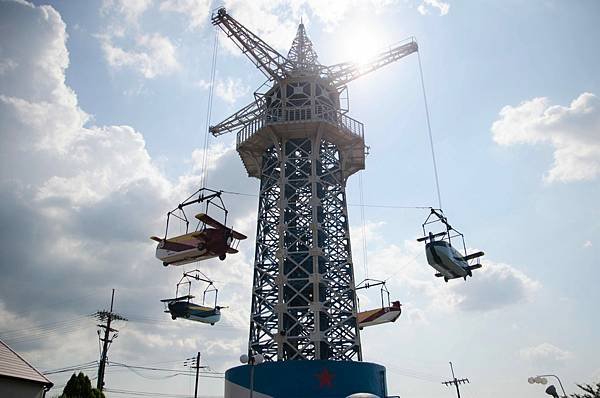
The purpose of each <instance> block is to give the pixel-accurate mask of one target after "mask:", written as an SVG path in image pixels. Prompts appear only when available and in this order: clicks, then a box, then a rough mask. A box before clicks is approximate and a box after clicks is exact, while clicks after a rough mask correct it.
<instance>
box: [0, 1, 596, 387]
mask: <svg viewBox="0 0 600 398" xmlns="http://www.w3.org/2000/svg"><path fill="white" fill-rule="evenodd" d="M221 5H225V6H226V7H227V9H228V11H229V12H230V13H231V15H233V16H234V17H235V18H236V19H238V20H239V21H240V22H241V23H243V24H244V25H245V26H247V27H248V28H250V29H251V30H253V31H254V32H255V33H257V34H258V35H259V36H260V37H262V38H263V39H264V40H266V41H267V42H268V43H270V44H271V45H272V46H274V47H275V48H276V49H278V50H279V51H280V52H282V53H283V54H287V50H288V49H289V46H290V44H291V42H292V40H293V38H294V35H295V31H296V28H297V26H298V23H299V22H300V20H301V19H302V21H303V22H304V24H305V25H306V29H307V33H308V35H309V37H310V38H311V40H312V42H313V44H314V48H315V49H316V51H317V53H318V54H319V60H320V61H321V63H323V64H326V65H327V64H334V63H338V62H342V61H346V60H355V61H357V62H360V61H362V60H365V59H367V58H368V55H369V54H373V53H376V52H377V50H378V49H384V48H386V47H387V46H390V45H393V44H394V43H396V42H399V41H400V40H403V39H405V38H407V37H409V36H414V37H415V38H416V40H417V41H418V43H419V48H420V54H419V55H420V57H421V62H422V68H423V78H424V84H425V89H426V95H427V100H428V105H429V111H430V117H431V127H432V135H433V142H434V148H435V153H436V160H437V165H438V172H439V182H440V193H441V199H442V208H443V209H444V212H445V214H446V216H447V217H448V219H449V221H450V222H451V224H452V225H453V226H454V227H455V228H456V229H458V230H460V231H461V232H463V233H464V234H465V237H466V243H467V246H468V247H469V248H470V249H472V250H483V251H485V253H486V255H485V256H484V257H483V258H482V264H483V268H482V269H480V270H477V271H476V272H474V275H473V277H472V278H469V279H468V280H467V281H466V282H465V281H462V280H453V281H450V282H449V283H447V284H446V283H444V282H443V280H440V279H439V278H435V277H434V275H433V274H434V270H433V269H432V268H431V267H429V266H428V265H427V263H426V259H425V255H424V250H423V246H422V245H421V244H419V243H417V242H416V238H417V237H419V235H420V233H421V223H422V222H423V221H424V219H425V217H426V216H427V211H426V210H422V209H415V208H412V207H419V206H436V207H437V205H438V203H437V194H436V188H435V184H434V175H433V167H432V159H431V149H430V146H429V138H428V133H427V124H426V118H425V110H424V103H423V92H422V89H421V82H420V74H419V64H418V58H417V55H416V54H413V55H410V56H408V57H406V58H404V59H402V60H400V61H398V62H395V63H393V64H391V65H388V66H386V67H384V68H382V69H380V70H378V71H375V72H373V73H371V74H369V75H367V76H364V77H362V78H360V79H358V80H356V81H355V82H352V83H350V85H349V100H350V112H349V115H350V116H351V117H353V118H356V119H358V120H360V121H361V122H363V123H364V124H365V140H366V144H367V145H369V147H370V154H369V155H368V157H367V159H366V170H364V171H362V172H361V177H360V178H361V179H362V189H361V184H359V176H358V175H354V176H352V177H350V179H349V181H348V186H347V193H348V203H349V213H350V224H351V226H350V228H351V233H352V251H353V258H354V264H355V273H356V280H357V281H360V280H362V279H364V278H365V277H367V276H368V277H371V278H377V279H387V280H388V282H387V286H388V289H389V290H390V292H391V295H392V299H398V300H400V301H401V302H402V304H403V313H402V316H401V317H400V318H399V320H398V321H397V322H396V323H394V324H389V325H384V326H378V327H373V328H368V329H365V330H364V331H363V332H362V334H361V340H362V347H363V354H364V359H365V360H367V361H371V362H377V363H381V364H383V365H384V366H386V368H387V372H388V375H387V380H388V391H389V392H390V394H392V395H401V396H402V397H414V398H419V397H428V398H442V397H450V396H453V395H454V392H453V390H451V389H450V388H447V387H445V386H443V385H442V384H441V382H442V381H445V380H449V379H450V377H451V376H450V369H449V366H448V362H449V361H452V362H453V364H454V368H455V371H456V374H457V377H460V378H468V379H469V380H470V384H467V385H465V386H464V387H463V388H462V389H461V395H462V396H463V397H467V398H468V397H480V398H499V397H506V396H511V397H515V398H525V397H534V396H540V397H542V396H545V393H544V391H543V390H544V388H543V387H542V386H540V385H530V384H528V383H527V378H528V377H529V376H535V375H537V374H547V373H552V374H556V375H559V377H560V378H561V380H562V382H563V385H564V386H565V389H566V390H567V393H573V392H575V391H576V386H575V383H595V382H598V381H600V361H599V360H598V358H600V345H599V344H598V330H600V320H599V318H598V316H597V311H598V303H600V289H598V288H597V286H598V275H597V269H598V267H597V265H598V260H597V258H598V254H599V253H598V247H599V246H600V241H599V239H598V236H599V233H600V221H599V220H600V211H599V210H598V206H597V203H598V202H599V200H600V187H599V184H598V180H599V178H600V99H599V98H598V95H600V75H599V74H598V65H600V52H599V51H597V48H598V41H599V39H600V25H598V23H597V18H598V15H600V2H598V1H594V0H577V1H566V0H534V1H528V2H522V1H515V0H504V1H498V0H494V1H492V0H482V1H477V2H472V1H469V2H467V1H454V0H447V1H442V0H364V1H359V0H345V1H344V0H336V1H328V2H322V1H316V0H298V1H284V0H271V1H265V0H255V1H252V2H245V1H241V0H227V1H225V2H211V1H210V0H135V1H133V0H127V1H125V0H104V1H85V2H83V1H81V2H80V1H50V2H46V1H34V2H27V1H25V0H19V1H15V0H2V1H0V31H1V34H0V139H1V141H0V142H1V145H0V165H1V167H0V198H1V203H2V206H1V207H0V224H1V225H2V226H3V228H2V230H1V232H0V234H1V237H0V240H1V241H2V242H3V244H2V245H1V246H0V258H1V259H2V260H1V262H0V270H1V275H2V276H1V277H0V338H1V339H2V340H3V341H5V342H6V343H7V344H9V345H10V346H11V347H12V348H13V349H14V350H16V351H17V352H19V353H20V354H21V355H23V357H24V358H26V359H27V360H28V361H30V362H31V363H32V364H34V365H35V366H36V367H37V368H38V369H40V370H44V371H50V370H57V369H61V368H71V367H77V366H79V368H81V369H84V371H85V372H86V373H87V374H88V375H90V377H91V378H93V377H95V375H96V371H95V369H94V368H93V367H91V368H86V365H82V364H86V363H90V362H93V361H96V360H98V358H99V351H98V343H97V341H98V340H97V334H96V331H97V327H96V323H97V322H96V321H95V320H94V319H93V318H91V317H90V316H89V315H90V314H92V313H94V312H95V311H97V310H100V309H106V308H107V307H108V306H109V303H110V294H111V289H113V288H114V289H116V302H115V311H116V312H118V313H120V314H122V315H123V316H125V317H127V318H128V319H129V320H128V321H127V322H119V323H117V326H116V327H117V328H118V329H119V336H118V338H117V339H116V340H115V341H114V343H113V344H112V345H111V347H110V351H109V360H110V361H111V363H114V364H115V365H113V366H111V367H109V368H108V371H107V378H106V386H107V387H108V388H110V389H113V390H128V391H152V392H158V393H165V394H181V395H185V394H187V395H189V394H193V377H191V376H190V374H189V372H188V371H187V370H185V369H187V368H184V367H183V361H184V360H185V359H186V358H189V357H192V356H194V355H195V353H196V352H197V351H200V352H201V355H202V363H203V364H206V365H208V366H210V368H211V369H213V370H214V371H215V372H224V371H225V370H226V369H228V368H229V367H232V366H235V365H237V364H238V363H239V362H238V358H239V355H240V354H242V353H243V352H244V351H245V350H246V346H247V338H248V319H249V309H250V289H251V279H252V264H253V253H254V234H255V223H256V211H257V206H258V205H257V196H256V195H257V193H258V180H256V179H250V178H248V177H247V174H246V172H245V170H244V167H243V165H242V163H241V161H240V159H239V156H238V155H237V153H236V152H235V137H234V136H233V135H232V134H230V135H224V136H221V137H218V138H214V137H209V138H208V148H209V150H208V154H209V156H208V166H207V168H206V169H205V170H204V171H205V178H206V180H207V186H209V187H211V188H214V189H222V190H225V191H230V192H236V193H238V194H225V195H224V200H225V202H226V204H227V206H228V209H229V211H230V220H231V222H232V224H233V225H234V227H235V228H236V229H237V230H239V231H241V232H243V233H246V234H247V235H248V236H249V239H248V240H246V241H244V242H242V244H241V246H240V249H241V250H240V253H239V254H237V255H235V256H234V255H232V256H228V258H227V260H226V261H225V262H220V261H218V260H214V261H213V260H210V261H207V262H203V263H201V264H198V265H190V266H187V267H178V268H175V267H169V268H164V267H162V265H161V264H160V262H159V261H158V260H157V259H156V258H155V257H154V249H155V245H154V244H153V243H152V241H150V240H149V239H148V237H149V236H151V235H160V234H161V233H162V231H163V230H164V223H165V215H166V212H167V211H168V210H170V209H172V208H174V207H175V206H176V205H177V204H178V203H179V202H180V201H181V200H183V199H185V198H186V197H187V196H188V195H189V194H191V193H192V192H193V191H195V190H196V189H198V188H199V187H200V186H199V184H200V180H201V178H202V172H203V168H202V158H203V148H204V143H205V140H206V137H207V136H206V130H207V126H208V125H211V124H215V123H218V122H219V121H221V120H223V119H225V118H226V117H227V116H229V115H230V114H232V113H234V112H235V111H236V110H237V109H239V108H241V107H242V106H244V105H245V104H247V103H249V102H250V101H251V100H252V98H253V92H254V91H255V90H256V89H257V88H258V87H259V86H261V85H262V84H263V83H264V77H263V75H262V74H261V73H260V72H259V71H258V70H256V69H255V68H254V67H253V65H252V64H251V63H250V62H249V60H247V59H246V58H245V57H244V56H242V55H241V54H239V50H237V49H236V47H235V46H234V45H233V44H232V43H231V42H229V41H228V39H227V38H226V37H225V35H223V34H221V35H219V36H218V41H219V45H218V52H217V64H216V74H215V79H214V86H213V88H214V99H213V102H212V112H211V113H210V120H207V119H208V112H207V109H208V105H209V104H208V98H209V92H210V88H211V78H210V74H211V58H212V54H213V50H214V45H213V42H214V37H215V30H214V27H213V26H212V25H211V24H210V15H211V12H212V11H213V10H214V9H215V8H216V7H218V6H221ZM361 192H362V196H363V204H364V207H363V209H364V215H365V216H364V222H363V219H362V218H361V207H360V206H359V204H360V197H361ZM240 194H244V195H240ZM363 246H364V247H366V256H365V255H364V254H365V253H363ZM365 258H366V261H365V260H364V259H365ZM196 266H198V267H199V268H201V269H202V270H203V271H204V272H205V273H206V274H207V275H209V276H210V277H211V278H212V279H214V280H215V283H216V284H217V286H218V288H219V301H220V303H221V305H228V306H229V308H228V309H226V310H223V318H222V321H221V322H220V323H218V324H217V325H215V326H209V325H202V324H198V323H195V322H189V321H188V322H186V321H182V320H177V321H172V320H171V319H170V318H169V315H168V314H165V313H163V307H162V304H161V303H160V302H159V300H160V299H163V298H167V297H171V296H172V295H173V294H174V293H175V285H176V283H177V282H178V281H179V279H180V277H181V274H182V271H183V270H184V269H185V270H191V269H193V268H195V267H196ZM594 267H595V268H594ZM195 288H196V289H200V290H201V287H200V286H197V287H195ZM200 290H199V291H200ZM378 300H379V293H378V292H377V291H372V292H371V291H368V292H365V293H361V306H365V307H368V306H369V305H372V306H376V305H377V302H378ZM118 364H127V365H137V366H144V367H160V368H164V369H175V370H180V369H183V372H182V373H183V374H179V375H176V374H177V373H178V372H175V371H170V372H167V371H164V372H163V371H150V370H143V369H137V370H135V369H134V370H131V369H127V368H124V367H122V366H118ZM69 376H70V373H69V372H64V373H55V374H52V375H50V376H49V377H50V379H51V380H52V381H53V382H54V383H55V384H56V386H57V387H58V388H55V389H53V390H51V392H50V396H53V395H58V394H59V393H60V392H61V390H62V388H60V387H61V386H62V385H64V383H65V382H66V380H67V379H68V378H69ZM213 377H214V375H213ZM200 382H201V388H200V391H201V395H202V396H222V393H223V380H222V379H220V378H218V375H217V377H216V378H202V379H201V381H200ZM110 396H114V397H118V396H127V394H119V393H112V394H111V395H110Z"/></svg>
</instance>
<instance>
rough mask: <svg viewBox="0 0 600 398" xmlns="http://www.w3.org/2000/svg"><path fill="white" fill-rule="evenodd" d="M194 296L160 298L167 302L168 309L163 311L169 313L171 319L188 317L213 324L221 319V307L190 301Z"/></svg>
mask: <svg viewBox="0 0 600 398" xmlns="http://www.w3.org/2000/svg"><path fill="white" fill-rule="evenodd" d="M193 298H194V296H190V295H187V296H181V297H176V298H173V299H164V300H160V301H162V302H163V303H166V304H167V308H168V310H166V311H165V312H167V313H169V314H171V319H173V320H175V319H177V318H184V319H189V320H192V321H197V322H202V323H210V324H211V325H214V324H215V323H217V322H219V320H220V319H221V307H219V306H215V307H206V306H204V305H199V304H195V303H193V302H191V301H190V300H191V299H193Z"/></svg>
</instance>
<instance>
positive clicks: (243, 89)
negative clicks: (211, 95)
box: [215, 77, 250, 104]
mask: <svg viewBox="0 0 600 398" xmlns="http://www.w3.org/2000/svg"><path fill="white" fill-rule="evenodd" d="M248 92H250V87H249V86H247V85H245V84H244V83H243V81H242V79H232V78H230V77H228V78H227V79H226V80H220V79H219V80H217V82H216V84H215V94H216V95H217V97H219V98H221V99H222V100H223V101H225V102H227V103H228V104H234V103H235V102H236V101H237V100H238V99H240V98H242V97H244V96H246V94H248Z"/></svg>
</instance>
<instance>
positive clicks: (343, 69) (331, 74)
mask: <svg viewBox="0 0 600 398" xmlns="http://www.w3.org/2000/svg"><path fill="white" fill-rule="evenodd" d="M418 50H419V47H418V45H417V42H416V41H415V40H414V39H411V40H410V41H409V42H408V43H404V44H400V45H397V46H395V47H392V48H390V49H389V50H386V51H384V52H382V53H380V54H378V55H376V56H375V57H373V58H372V59H371V60H369V61H367V62H366V63H356V62H344V63H341V64H336V65H332V66H330V67H329V71H328V72H327V77H326V78H328V79H331V84H332V85H333V86H334V87H336V88H339V87H341V86H343V85H345V84H347V83H349V82H351V81H352V80H355V79H357V78H359V77H361V76H363V75H366V74H367V73H371V72H373V71H376V70H377V69H379V68H382V67H384V66H385V65H387V64H390V63H392V62H395V61H397V60H399V59H400V58H404V57H406V56H407V55H410V54H412V53H414V52H416V51H418Z"/></svg>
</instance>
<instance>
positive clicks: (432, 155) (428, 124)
mask: <svg viewBox="0 0 600 398" xmlns="http://www.w3.org/2000/svg"><path fill="white" fill-rule="evenodd" d="M417 58H418V59H419V75H420V77H421V89H422V90H423V102H424V104H425V117H426V119H427V131H428V133H429V146H430V147H431V160H432V161H433V174H434V176H435V188H436V190H437V199H438V206H439V208H440V209H441V208H442V195H441V194H440V180H439V177H438V169H437V162H436V160H435V150H434V148H433V134H432V133H431V121H430V118H429V105H428V104H427V94H426V93H425V80H424V79H423V66H422V65H421V51H417Z"/></svg>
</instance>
